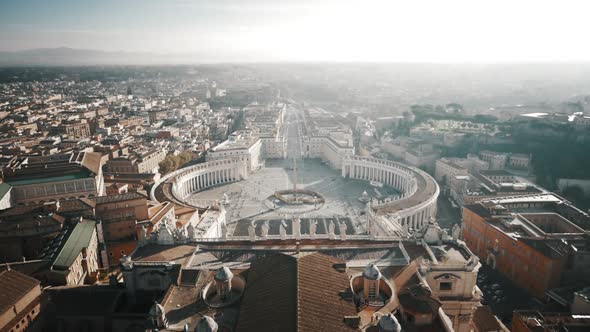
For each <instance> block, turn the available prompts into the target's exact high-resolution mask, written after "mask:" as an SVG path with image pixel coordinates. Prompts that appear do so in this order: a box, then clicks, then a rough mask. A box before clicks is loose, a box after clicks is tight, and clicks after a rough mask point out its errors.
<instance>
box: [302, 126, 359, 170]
mask: <svg viewBox="0 0 590 332" xmlns="http://www.w3.org/2000/svg"><path fill="white" fill-rule="evenodd" d="M302 149H303V152H302V153H303V156H304V157H305V158H320V159H321V160H322V161H323V162H325V163H326V164H328V165H330V167H332V168H334V169H341V168H342V160H343V159H344V158H345V157H346V156H353V155H354V145H353V144H352V133H348V132H340V133H339V132H336V131H335V132H330V133H329V134H327V135H325V136H305V137H303V138H302Z"/></svg>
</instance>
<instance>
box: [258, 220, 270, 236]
mask: <svg viewBox="0 0 590 332" xmlns="http://www.w3.org/2000/svg"><path fill="white" fill-rule="evenodd" d="M260 229H261V232H262V238H263V239H264V240H266V237H267V236H268V229H269V226H268V220H266V221H264V223H262V226H261V227H260Z"/></svg>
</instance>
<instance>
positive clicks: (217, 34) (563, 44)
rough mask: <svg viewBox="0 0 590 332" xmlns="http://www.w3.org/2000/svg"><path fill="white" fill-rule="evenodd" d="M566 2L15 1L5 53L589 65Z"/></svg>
mask: <svg viewBox="0 0 590 332" xmlns="http://www.w3.org/2000/svg"><path fill="white" fill-rule="evenodd" d="M565 3H567V5H564V2H563V1H561V2H559V4H560V5H559V6H556V5H557V4H558V2H557V1H530V0H526V1H519V2H516V3H514V2H511V1H495V2H493V3H490V4H482V3H474V2H473V1H465V0H452V1H444V2H440V1H413V2H411V3H405V2H403V3H397V2H395V3H394V2H390V1H385V0H374V1H371V0H368V1H357V0H354V1H353V0H351V1H333V0H322V1H295V0H289V1H270V0H250V1H238V0H221V1H211V2H207V1H189V0H169V1H163V0H145V1H139V0H130V1H125V2H118V1H115V0H106V1H101V2H97V3H94V2H83V3H80V2H74V1H67V0H57V1H52V2H46V1H39V0H23V1H9V2H3V3H2V4H0V51H10V52H14V51H21V50H31V49H40V48H41V49H42V48H60V47H66V48H72V49H82V50H97V51H104V52H126V53H142V54H143V53H149V54H151V55H154V56H165V55H185V56H186V55H192V54H203V55H206V56H207V57H211V58H216V57H218V58H219V60H220V61H221V62H240V60H242V61H244V62H360V63H364V62H367V63H529V62H536V63H538V62H540V63H553V62H573V63H575V62H587V61H589V60H590V46H588V45H587V43H584V40H585V38H586V36H585V31H586V29H585V20H586V17H585V16H586V14H585V13H586V12H588V11H587V9H588V8H589V7H590V5H588V4H586V3H584V2H581V1H566V2H565ZM205 62H211V61H210V60H208V61H205Z"/></svg>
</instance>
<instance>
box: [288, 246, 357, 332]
mask: <svg viewBox="0 0 590 332" xmlns="http://www.w3.org/2000/svg"><path fill="white" fill-rule="evenodd" d="M337 263H343V261H341V260H338V259H335V258H332V257H330V256H327V255H323V254H318V253H316V254H311V255H306V256H303V257H301V258H299V259H298V264H297V267H298V269H297V298H298V301H297V302H298V308H297V309H298V331H303V332H307V331H309V332H312V331H326V332H330V331H334V332H336V331H353V330H354V329H353V328H351V327H349V326H348V325H346V324H345V323H344V316H356V314H357V311H356V307H355V305H354V303H352V302H351V301H346V300H344V299H342V298H341V296H340V292H341V291H344V290H346V289H349V288H350V284H349V281H348V275H347V274H346V272H344V271H342V272H339V271H337V270H336V269H335V268H334V265H335V264H337Z"/></svg>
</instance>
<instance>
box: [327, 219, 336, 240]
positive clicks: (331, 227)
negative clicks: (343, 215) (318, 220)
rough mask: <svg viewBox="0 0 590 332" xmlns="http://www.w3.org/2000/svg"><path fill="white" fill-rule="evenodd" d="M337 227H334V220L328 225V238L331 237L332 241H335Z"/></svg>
mask: <svg viewBox="0 0 590 332" xmlns="http://www.w3.org/2000/svg"><path fill="white" fill-rule="evenodd" d="M334 231H335V226H334V222H333V221H332V220H330V222H329V223H328V236H329V237H330V240H334V237H335V233H334Z"/></svg>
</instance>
